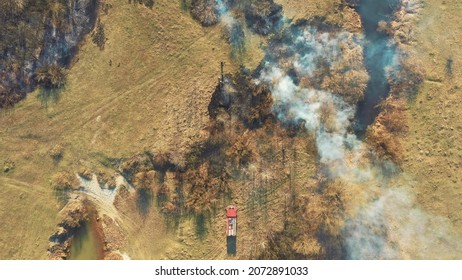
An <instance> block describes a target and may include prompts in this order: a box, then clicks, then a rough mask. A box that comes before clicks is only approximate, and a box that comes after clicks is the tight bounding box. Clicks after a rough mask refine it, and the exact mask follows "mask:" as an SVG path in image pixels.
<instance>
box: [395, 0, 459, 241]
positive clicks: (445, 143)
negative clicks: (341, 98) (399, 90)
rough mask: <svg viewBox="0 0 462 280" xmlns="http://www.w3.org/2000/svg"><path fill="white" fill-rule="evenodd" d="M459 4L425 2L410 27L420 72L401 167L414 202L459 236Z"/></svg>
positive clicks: (410, 103) (410, 106)
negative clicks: (409, 180) (444, 220)
mask: <svg viewBox="0 0 462 280" xmlns="http://www.w3.org/2000/svg"><path fill="white" fill-rule="evenodd" d="M461 12H462V6H461V3H460V1H444V2H441V1H435V0H428V1H426V2H425V6H424V8H423V10H422V16H421V19H420V21H419V23H418V25H417V29H415V34H414V37H415V46H416V47H415V50H416V58H417V59H418V61H420V62H421V63H422V67H423V68H424V70H425V72H426V74H425V77H424V82H423V84H422V86H421V88H420V89H419V91H418V94H417V95H416V96H415V98H414V99H413V100H412V101H411V102H409V110H408V111H406V119H407V122H408V126H409V133H408V134H407V135H403V136H399V139H400V141H401V143H402V144H403V153H404V154H403V155H404V157H405V163H404V164H403V169H404V170H405V171H406V172H407V173H408V174H409V175H410V176H412V177H413V178H414V180H415V188H414V191H415V193H416V194H417V200H418V202H419V203H420V204H421V205H422V206H423V208H424V209H426V210H427V211H429V212H430V213H431V214H436V215H439V216H443V217H447V218H448V219H449V220H450V221H451V223H452V225H453V226H454V228H455V229H456V231H457V232H458V233H459V234H462V204H461V203H460V201H461V200H462V188H461V184H462V176H461V172H460V168H461V166H462V162H461V161H460V159H461V158H462V150H461V145H460V143H461V140H462V133H461V128H462V113H461V110H460V106H461V105H462V98H461V93H462V92H461V88H462V79H461V77H462V67H461V65H462V64H460V63H454V64H453V67H452V74H449V73H448V71H447V62H448V59H453V61H459V62H460V61H462V49H461V48H460V44H459V41H458V40H459V38H460V37H461V36H462V30H461V29H460V28H457V26H460V24H459V22H460V16H459V15H460V13H461Z"/></svg>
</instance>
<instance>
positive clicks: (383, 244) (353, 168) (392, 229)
mask: <svg viewBox="0 0 462 280" xmlns="http://www.w3.org/2000/svg"><path fill="white" fill-rule="evenodd" d="M288 30H289V31H288V32H289V33H288V34H285V35H282V36H281V38H277V39H275V40H273V42H272V43H270V47H269V51H268V53H267V56H266V59H265V61H264V62H263V63H262V65H261V69H260V72H259V75H258V77H257V79H256V83H265V84H267V85H268V86H269V88H270V90H271V92H272V96H273V100H274V106H273V110H274V112H275V114H276V115H277V116H278V118H279V119H280V120H281V121H283V122H296V123H303V124H304V127H305V128H306V129H307V130H308V131H309V132H311V134H312V135H313V136H314V138H315V140H316V147H317V152H318V156H319V159H320V162H321V164H322V167H323V168H322V172H323V173H324V174H323V175H324V176H326V177H327V178H328V179H329V180H332V181H333V180H340V181H343V182H345V183H346V184H347V185H348V186H350V185H352V186H359V188H356V189H355V190H347V191H346V192H350V193H352V192H356V195H353V196H352V197H350V198H349V201H346V204H347V208H348V209H347V218H346V221H345V224H344V225H339V226H341V227H342V232H343V234H342V235H343V239H344V241H343V246H344V248H345V251H346V256H345V257H346V258H351V259H395V258H451V257H457V256H459V257H460V246H458V245H457V242H456V239H454V238H452V237H451V235H450V233H449V228H450V226H449V223H448V222H447V221H446V220H444V219H442V218H437V217H432V216H430V215H428V214H426V213H425V212H424V211H422V210H420V208H419V206H418V205H417V204H416V203H415V201H414V198H413V195H412V194H411V192H410V191H409V189H410V186H411V185H412V182H410V181H409V182H406V181H405V182H404V183H395V182H397V180H398V179H397V178H399V177H400V176H401V174H398V173H397V172H396V170H397V168H396V167H394V165H393V164H391V163H389V162H384V161H383V160H374V158H375V156H374V153H373V151H371V150H370V149H369V148H368V147H367V145H366V144H365V143H363V142H362V141H361V140H359V139H358V138H357V136H356V135H355V133H354V132H353V125H354V122H355V113H356V102H357V100H360V99H361V98H362V93H363V92H364V89H365V88H363V87H362V86H363V83H366V82H367V79H365V78H364V75H363V74H362V71H363V69H362V68H363V67H364V66H363V62H362V56H363V54H362V49H363V47H364V38H363V37H362V36H361V35H358V34H351V33H348V32H344V31H335V30H334V31H329V32H327V31H320V30H318V29H317V28H315V27H313V26H310V25H305V26H303V25H302V26H291V28H289V29H288ZM368 43H369V44H374V42H368ZM391 43H392V42H391ZM374 48H380V45H379V46H377V47H375V46H371V45H369V51H372V50H374ZM390 50H391V49H390V48H386V49H382V50H380V49H378V50H374V51H377V52H379V53H382V52H383V51H384V55H385V56H386V59H385V60H384V62H383V65H382V64H381V66H382V67H386V66H388V65H390V63H391V62H394V64H393V65H392V66H393V69H399V68H400V66H399V65H398V64H397V63H396V61H398V60H397V59H396V58H394V59H392V58H393V56H396V55H397V54H393V53H390ZM358 54H359V55H360V56H358ZM369 55H370V53H369V54H367V55H366V59H368V58H370V57H369ZM372 57H375V56H374V55H373V56H372ZM358 59H359V60H358ZM370 63H372V62H370ZM355 64H359V66H358V65H356V66H355ZM345 65H348V67H345ZM352 65H353V66H352ZM349 68H353V69H352V70H351V69H349ZM349 71H351V72H350V73H349ZM384 71H385V70H383V69H382V73H384ZM392 71H394V70H392ZM337 72H339V73H341V75H344V76H346V75H352V76H353V77H356V78H353V79H352V80H356V81H357V80H358V79H359V81H360V82H359V84H355V83H351V84H349V83H346V85H345V84H344V85H343V87H342V88H339V87H338V86H337V85H335V84H332V83H330V84H329V82H330V80H329V79H328V78H326V77H338V76H335V75H336V73H337ZM358 73H359V74H358ZM382 76H383V78H384V79H386V77H385V76H384V75H382ZM358 77H359V78H358ZM382 82H386V81H382ZM358 88H359V89H361V90H359V91H355V90H357V89H358ZM330 89H332V91H330ZM339 89H340V90H339ZM372 109H373V108H369V110H372ZM384 167H386V168H384Z"/></svg>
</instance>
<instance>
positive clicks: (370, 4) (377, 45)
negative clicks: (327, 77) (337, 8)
mask: <svg viewBox="0 0 462 280" xmlns="http://www.w3.org/2000/svg"><path fill="white" fill-rule="evenodd" d="M400 2H401V1H400V0H360V1H359V6H358V7H357V8H356V10H357V12H358V13H359V15H360V16H361V21H362V24H363V26H364V33H365V39H366V44H365V47H364V63H365V66H366V69H367V71H368V73H369V77H370V79H369V82H368V84H367V89H366V92H365V96H364V99H363V100H362V101H361V102H359V104H358V109H357V112H356V121H357V123H356V127H355V131H356V134H357V135H358V136H359V137H363V136H364V133H365V131H366V129H367V127H368V126H369V125H370V124H372V123H373V122H374V120H375V117H376V116H377V115H378V114H379V112H380V110H379V108H378V107H377V105H378V104H379V103H380V101H382V100H383V99H385V98H386V97H387V96H388V93H389V91H390V86H389V84H388V81H387V77H386V73H385V67H386V66H388V65H390V64H391V63H392V59H393V55H394V53H395V47H394V46H393V45H390V44H389V38H388V36H387V35H386V34H385V33H383V32H379V31H378V30H377V28H378V23H379V22H380V21H382V20H383V21H389V17H390V15H391V14H392V13H393V11H394V10H395V9H396V7H397V6H398V5H399V3H400Z"/></svg>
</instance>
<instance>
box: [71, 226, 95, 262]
mask: <svg viewBox="0 0 462 280" xmlns="http://www.w3.org/2000/svg"><path fill="white" fill-rule="evenodd" d="M99 243H100V242H99V238H98V234H97V233H96V230H94V229H93V227H92V224H91V223H85V224H84V225H83V226H82V227H81V228H80V229H79V231H78V232H77V233H76V234H75V236H74V238H73V240H72V245H71V252H70V255H69V259H70V260H99V259H101V258H102V252H101V244H99Z"/></svg>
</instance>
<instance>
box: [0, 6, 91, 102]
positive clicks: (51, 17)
mask: <svg viewBox="0 0 462 280" xmlns="http://www.w3.org/2000/svg"><path fill="white" fill-rule="evenodd" d="M98 4H99V1H97V0H85V1H79V3H75V1H62V0H47V1H13V0H7V1H2V2H1V3H0V5H1V6H0V34H1V35H0V108H4V107H11V106H12V105H14V104H15V103H16V102H18V101H19V100H21V99H22V98H24V97H25V96H26V95H27V93H28V92H30V91H32V90H33V89H34V88H35V87H36V86H37V85H39V86H44V87H46V88H47V89H56V88H58V87H60V86H62V85H63V84H64V77H65V71H64V69H66V68H68V67H69V66H70V65H71V62H72V58H73V57H74V55H75V53H76V52H77V49H78V47H79V44H80V42H81V41H82V39H83V38H84V36H85V35H86V34H88V33H89V32H90V31H91V30H92V29H93V26H94V23H95V22H96V17H97V11H98Z"/></svg>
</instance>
